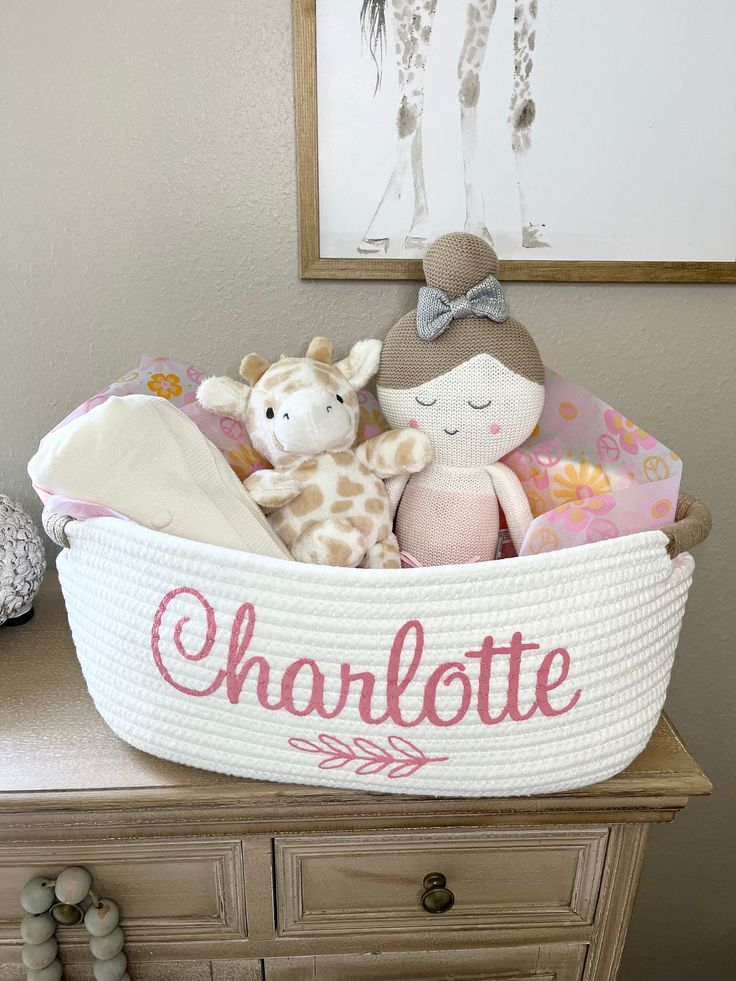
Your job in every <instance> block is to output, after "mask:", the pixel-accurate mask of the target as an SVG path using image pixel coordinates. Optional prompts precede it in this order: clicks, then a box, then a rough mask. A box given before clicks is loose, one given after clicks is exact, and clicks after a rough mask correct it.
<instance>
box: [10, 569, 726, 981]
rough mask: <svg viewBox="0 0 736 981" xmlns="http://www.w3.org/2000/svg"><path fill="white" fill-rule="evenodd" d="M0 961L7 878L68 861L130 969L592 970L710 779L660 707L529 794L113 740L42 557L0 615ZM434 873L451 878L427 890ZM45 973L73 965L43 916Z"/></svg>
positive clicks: (371, 978)
mask: <svg viewBox="0 0 736 981" xmlns="http://www.w3.org/2000/svg"><path fill="white" fill-rule="evenodd" d="M0 719H1V722H0V979H2V981H11V979H12V981H16V979H21V978H25V973H24V969H23V967H22V965H21V960H20V940H19V937H18V924H19V921H20V915H21V910H20V906H19V904H18V895H19V893H20V889H21V886H22V885H23V883H24V882H25V881H26V879H28V878H29V877H30V876H31V875H35V874H44V873H47V874H53V873H56V872H58V871H60V870H61V869H62V868H63V867H65V866H67V865H71V864H75V865H85V866H87V867H88V868H89V869H90V871H91V872H92V874H93V875H94V878H95V881H96V883H97V885H98V887H99V889H100V891H101V892H102V893H103V894H104V895H107V896H109V897H110V898H112V899H114V900H115V901H116V902H117V903H118V904H119V905H120V906H121V907H122V911H123V917H124V923H123V925H124V928H125V934H126V952H127V954H128V960H129V964H130V973H131V977H132V979H133V981H260V979H266V981H410V979H413V981H419V979H422V981H437V979H447V978H452V979H455V981H470V979H473V981H496V979H511V978H513V979H516V981H532V979H535V981H579V979H586V981H593V979H595V981H603V979H610V978H614V977H615V976H616V971H617V967H618V963H619V959H620V956H621V951H622V948H623V944H624V939H625V936H626V929H627V925H628V921H629V917H630V915H631V910H632V905H633V902H634V895H635V892H636V886H637V880H638V876H639V870H640V867H641V862H642V858H643V855H644V849H645V845H646V839H647V832H648V830H649V826H650V825H651V824H652V823H653V822H661V821H671V820H672V819H673V818H674V817H675V815H676V814H677V812H678V810H679V809H680V808H681V807H683V806H684V805H685V804H686V803H687V800H688V798H689V797H690V796H691V795H699V794H707V793H708V792H709V791H710V789H711V788H710V784H709V782H708V780H707V778H706V777H705V776H704V775H703V773H702V772H701V770H700V769H699V767H698V766H697V764H696V763H695V761H694V760H693V759H692V757H691V756H690V754H689V753H688V752H687V750H686V749H685V747H684V745H683V744H682V742H681V740H680V738H679V737H678V735H677V733H676V732H675V731H674V730H673V728H672V726H671V724H670V723H669V721H668V720H667V718H666V717H664V716H663V717H662V718H661V719H660V722H659V725H658V726H657V729H656V731H655V733H654V735H653V737H652V740H651V742H650V744H649V746H648V747H647V749H646V750H645V751H644V753H642V755H641V756H640V757H639V758H638V759H637V760H636V761H635V762H634V763H633V764H632V765H631V766H630V767H629V768H628V770H626V771H625V772H624V773H622V774H620V775H619V776H617V777H614V778H613V779H611V780H607V781H606V782H605V783H601V784H598V785H596V786H594V787H588V788H586V789H584V790H580V791H575V792H572V793H566V794H558V795H555V796H549V797H543V798H523V799H522V798H516V799H505V800H495V799H494V800H450V799H430V798H418V797H403V796H382V795H378V794H362V793H357V792H345V793H338V792H336V791H327V790H320V789H315V788H310V787H294V786H285V785H279V784H275V783H274V784H270V783H258V782H253V781H248V780H238V779H234V778H229V777H221V776H217V775H215V774H211V773H206V772H203V771H199V770H193V769H189V768H187V767H183V766H177V765H174V764H171V763H165V762H163V761H160V760H157V759H155V758H153V757H150V756H146V755H144V754H143V753H140V752H137V751H136V750H134V749H131V748H130V747H128V746H127V745H126V744H125V743H123V742H121V741H120V740H118V739H117V737H116V736H114V735H113V734H112V732H110V730H109V729H107V727H106V726H105V724H104V723H103V722H102V720H101V719H100V718H99V717H98V715H97V714H96V712H95V710H94V708H93V706H92V703H91V701H90V699H89V697H88V695H87V692H86V690H85V688H84V684H83V680H82V677H81V672H80V669H79V666H78V664H77V661H76V659H75V656H74V651H73V647H72V644H71V640H70V638H69V632H68V628H67V625H66V619H65V616H64V608H63V603H62V600H61V597H60V594H59V592H58V586H57V584H56V580H55V577H54V576H53V575H51V574H49V575H48V576H47V581H46V583H45V585H44V588H43V590H42V593H41V595H40V597H39V599H38V601H37V604H36V618H35V620H33V621H32V622H31V623H30V624H28V625H26V626H24V627H18V628H10V629H4V630H2V631H0ZM432 873H436V874H439V875H442V876H444V877H445V880H446V887H445V888H446V889H448V890H449V891H450V892H451V893H452V896H453V897H454V905H452V907H451V908H450V909H447V910H445V911H444V912H428V911H427V910H426V909H425V906H424V905H423V901H424V903H426V905H428V906H430V907H432V906H434V907H435V908H440V909H444V907H445V906H447V905H448V904H449V902H450V900H451V898H452V897H448V895H447V893H446V892H443V891H442V890H441V881H440V880H439V879H437V878H435V879H430V880H429V882H428V884H427V885H424V881H425V878H426V877H427V876H428V875H431V874H432ZM59 939H60V942H61V948H62V960H63V961H64V962H65V965H66V967H65V974H64V977H65V979H69V981H77V979H80V981H81V979H84V981H89V979H91V978H92V971H91V961H92V958H91V954H90V952H89V948H88V946H87V943H86V936H85V933H84V931H83V929H81V928H79V927H74V928H67V929H66V930H63V929H60V931H59Z"/></svg>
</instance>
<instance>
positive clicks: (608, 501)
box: [549, 494, 616, 532]
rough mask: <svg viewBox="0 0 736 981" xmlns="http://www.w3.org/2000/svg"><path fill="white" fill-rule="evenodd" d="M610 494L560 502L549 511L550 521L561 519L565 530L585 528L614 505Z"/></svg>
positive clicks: (572, 530)
mask: <svg viewBox="0 0 736 981" xmlns="http://www.w3.org/2000/svg"><path fill="white" fill-rule="evenodd" d="M615 503H616V502H615V501H614V499H613V498H612V497H611V496H610V494H604V495H603V496H602V497H596V498H583V499H581V500H579V501H568V502H567V504H560V506H559V507H556V508H555V509H554V511H550V512H549V518H550V521H561V522H562V523H563V526H564V527H565V528H566V529H567V531H570V532H575V531H582V530H583V529H584V528H587V527H588V525H589V523H590V521H591V520H592V519H593V518H597V517H599V516H600V515H603V514H608V512H609V511H611V510H612V509H613V507H614V505H615Z"/></svg>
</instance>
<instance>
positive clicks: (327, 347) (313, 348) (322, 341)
mask: <svg viewBox="0 0 736 981" xmlns="http://www.w3.org/2000/svg"><path fill="white" fill-rule="evenodd" d="M307 357H308V358H311V359H312V360H313V361H321V362H322V364H332V341H328V340H327V338H326V337H315V338H314V340H313V341H312V342H311V343H310V345H309V347H308V348H307Z"/></svg>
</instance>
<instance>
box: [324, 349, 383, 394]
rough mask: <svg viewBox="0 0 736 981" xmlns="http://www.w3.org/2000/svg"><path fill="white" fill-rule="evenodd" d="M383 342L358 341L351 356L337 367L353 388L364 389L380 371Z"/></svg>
mask: <svg viewBox="0 0 736 981" xmlns="http://www.w3.org/2000/svg"><path fill="white" fill-rule="evenodd" d="M382 347H383V341H378V340H368V341H358V343H357V344H354V345H353V347H352V348H351V349H350V354H349V355H348V356H347V357H346V358H343V360H342V361H337V362H335V367H336V368H337V370H338V371H339V372H340V374H342V375H344V376H345V377H346V378H347V380H348V381H349V382H350V384H351V385H352V387H353V388H362V387H363V386H364V385H366V384H367V383H368V382H369V381H370V380H371V378H372V377H373V376H374V375H375V373H376V372H377V371H378V363H379V361H380V360H381V348H382Z"/></svg>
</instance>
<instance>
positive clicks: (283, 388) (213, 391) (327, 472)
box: [197, 337, 432, 569]
mask: <svg viewBox="0 0 736 981" xmlns="http://www.w3.org/2000/svg"><path fill="white" fill-rule="evenodd" d="M380 355H381V342H380V341H378V340H367V341H359V342H358V343H357V344H356V345H355V346H354V347H353V348H352V350H351V351H350V354H349V355H348V356H347V358H345V359H344V360H342V361H338V362H336V363H334V364H333V363H332V344H331V343H330V342H329V341H328V340H326V339H325V338H323V337H316V338H315V339H314V340H313V341H312V343H311V344H310V345H309V348H308V350H307V354H306V357H304V358H289V357H282V358H281V360H279V361H277V362H275V364H272V365H271V364H269V363H268V362H267V361H265V360H264V359H263V358H261V357H260V356H259V355H257V354H249V355H248V356H247V357H246V358H245V359H244V360H243V363H242V364H241V366H240V373H241V375H242V377H243V378H244V379H245V381H246V383H247V384H245V385H242V384H240V383H239V382H236V381H233V380H232V379H230V378H208V379H206V380H205V381H204V382H202V384H201V385H200V387H199V390H198V393H197V398H198V399H199V402H200V403H201V404H202V405H203V406H204V407H205V408H206V409H209V410H210V411H212V412H216V413H218V414H220V415H232V416H236V417H237V418H240V419H242V420H243V422H244V423H245V426H246V429H247V430H248V433H249V435H250V438H251V440H252V442H253V445H254V447H255V448H256V449H257V450H258V452H259V453H261V454H262V455H263V456H264V457H266V459H268V460H269V461H270V463H272V464H273V467H274V469H273V470H259V471H257V472H256V473H254V474H252V475H251V476H250V477H249V478H248V479H247V480H246V481H245V488H246V490H247V491H248V492H249V493H250V494H251V496H252V497H253V499H254V500H255V501H256V503H257V504H259V505H260V506H261V508H262V509H263V510H264V512H265V513H266V514H267V515H268V520H269V522H270V524H271V526H272V527H273V529H274V530H275V531H276V533H277V534H278V535H279V537H280V538H281V539H282V541H283V542H284V544H285V545H286V546H287V547H288V548H289V549H290V550H291V554H292V555H293V556H294V558H295V559H297V560H298V561H300V562H313V563H317V564H319V565H336V566H362V567H363V568H372V569H391V568H397V569H398V568H399V566H400V561H399V548H398V544H397V541H396V537H395V535H394V533H393V529H392V522H391V515H390V506H389V498H388V494H387V492H386V488H385V485H384V480H385V479H386V478H388V477H395V476H400V475H409V474H414V473H418V472H419V471H420V470H423V469H424V467H425V466H426V465H427V464H428V463H429V462H430V461H431V459H432V446H431V443H430V441H429V439H428V437H427V436H425V435H424V434H423V433H420V432H418V431H417V430H415V429H398V430H392V431H391V432H388V433H382V434H381V435H380V436H376V437H374V438H373V439H369V440H366V442H365V443H361V445H360V446H358V447H357V448H355V449H354V448H353V444H354V442H355V439H356V435H357V431H358V417H359V406H358V397H357V395H356V390H357V389H359V388H362V387H363V385H365V384H366V382H368V380H369V379H370V378H371V377H372V376H373V375H374V374H375V373H376V371H377V369H378V362H379V359H380Z"/></svg>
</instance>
